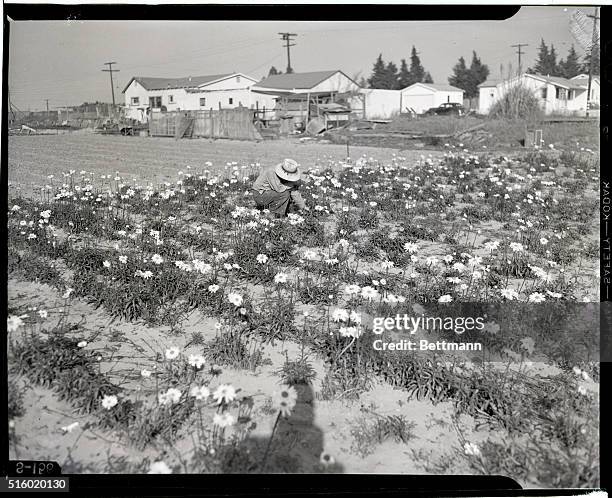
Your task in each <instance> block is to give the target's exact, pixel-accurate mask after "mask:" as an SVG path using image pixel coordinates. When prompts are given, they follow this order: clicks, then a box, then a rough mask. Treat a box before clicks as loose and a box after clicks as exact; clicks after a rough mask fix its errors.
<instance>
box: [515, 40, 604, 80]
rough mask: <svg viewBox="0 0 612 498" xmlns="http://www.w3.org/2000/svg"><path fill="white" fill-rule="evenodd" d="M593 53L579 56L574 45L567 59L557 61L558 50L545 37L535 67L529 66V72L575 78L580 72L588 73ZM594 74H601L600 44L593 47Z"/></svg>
mask: <svg viewBox="0 0 612 498" xmlns="http://www.w3.org/2000/svg"><path fill="white" fill-rule="evenodd" d="M590 56H591V54H590V53H588V54H587V55H586V56H585V57H584V58H583V60H582V62H581V61H580V58H579V57H578V54H577V53H576V49H575V48H574V46H573V45H572V46H571V47H570V49H569V51H568V53H567V57H566V58H565V59H560V60H559V61H557V51H556V50H555V46H554V45H553V44H552V43H551V44H550V48H548V45H546V42H545V41H544V39H542V40H541V42H540V47H539V49H538V58H537V59H536V61H535V64H534V66H533V68H531V67H530V68H528V69H527V72H528V73H537V74H543V75H545V76H560V77H562V78H573V77H574V76H578V75H579V74H583V73H588V72H589V65H590V63H591V57H590ZM593 74H595V75H599V46H598V45H596V46H595V47H594V49H593Z"/></svg>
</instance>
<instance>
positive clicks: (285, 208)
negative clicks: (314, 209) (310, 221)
mask: <svg viewBox="0 0 612 498" xmlns="http://www.w3.org/2000/svg"><path fill="white" fill-rule="evenodd" d="M300 185H301V175H300V170H299V168H298V163H296V162H295V161H294V160H293V159H285V160H284V161H283V162H282V163H280V164H277V165H276V166H275V167H273V168H268V169H265V170H264V171H262V172H261V174H260V175H259V176H258V177H257V180H255V183H254V184H253V190H254V191H255V192H254V193H253V199H255V204H256V205H257V208H258V209H268V210H269V211H270V212H271V213H273V214H274V215H275V217H277V218H281V217H284V216H287V213H288V212H289V209H290V207H292V206H295V207H296V208H297V209H299V210H300V211H301V210H302V209H308V208H307V207H306V203H305V202H304V199H303V198H302V196H301V195H300V192H299V191H298V189H299V188H300Z"/></svg>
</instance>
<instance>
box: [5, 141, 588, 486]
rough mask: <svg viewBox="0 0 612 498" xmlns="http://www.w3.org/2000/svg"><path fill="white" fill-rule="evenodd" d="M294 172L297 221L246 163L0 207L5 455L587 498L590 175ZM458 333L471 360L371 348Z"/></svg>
mask: <svg viewBox="0 0 612 498" xmlns="http://www.w3.org/2000/svg"><path fill="white" fill-rule="evenodd" d="M313 164H314V161H313ZM302 168H303V169H304V170H305V171H306V173H305V175H304V176H305V185H304V186H303V187H302V189H301V190H302V195H303V197H304V199H305V200H306V202H307V204H308V206H309V209H308V210H307V211H304V212H301V213H291V214H290V215H289V217H288V218H286V219H273V218H272V217H270V216H269V215H268V214H267V213H266V212H259V211H257V210H255V209H254V204H253V202H252V200H251V197H250V196H251V194H250V190H249V188H250V186H251V185H252V182H253V180H254V179H255V178H256V176H257V174H258V172H259V169H260V164H258V163H256V162H247V161H234V162H224V163H223V164H213V163H212V162H203V163H202V164H193V165H191V166H187V167H185V168H182V170H180V171H177V172H176V177H175V178H174V179H172V180H171V181H170V180H169V181H166V182H165V183H162V184H159V185H152V184H147V183H146V182H139V181H138V179H128V178H126V177H124V176H122V175H121V174H115V173H112V172H106V173H104V174H102V175H100V174H99V172H96V173H92V172H90V171H85V170H83V171H77V170H69V171H66V172H64V173H63V174H57V175H55V176H53V175H50V177H49V178H48V179H46V183H47V186H46V187H44V188H43V189H41V191H40V192H38V193H36V194H33V195H28V196H25V195H22V194H21V191H20V190H16V189H13V190H12V191H10V192H9V197H10V199H9V213H8V242H9V247H8V256H9V260H8V271H9V289H8V290H9V318H8V331H9V334H8V352H9V368H10V375H9V417H10V419H11V423H10V429H9V430H10V445H11V454H12V456H18V457H20V458H38V459H42V458H43V457H45V458H46V459H50V460H57V461H59V462H60V464H63V467H64V468H65V469H67V470H66V471H73V472H84V473H87V472H95V473H112V472H120V473H170V472H172V473H219V472H222V473H224V472H290V473H293V472H373V473H374V472H375V473H384V472H391V473H430V474H449V473H458V474H461V473H463V474H465V473H468V474H469V473H473V474H501V475H506V476H509V477H512V478H514V479H516V480H517V481H518V482H519V483H520V484H522V485H523V486H536V487H596V486H597V484H598V482H599V434H598V427H599V401H598V398H599V367H598V364H599V363H598V361H599V356H598V350H597V345H598V344H597V338H595V336H596V335H598V329H597V327H598V311H597V309H596V306H597V302H598V301H599V296H598V294H597V289H598V261H599V249H598V242H597V236H598V231H599V224H598V222H597V215H598V208H599V199H598V193H597V183H598V179H599V157H598V156H597V155H595V154H593V153H590V152H588V151H580V150H578V151H563V152H557V151H547V152H543V151H535V152H523V153H521V154H520V155H519V154H514V155H512V156H511V157H504V156H499V155H495V153H487V154H473V153H471V152H469V151H466V150H463V149H462V148H461V147H457V146H448V147H447V148H446V151H445V152H444V153H443V154H440V155H439V156H438V157H430V156H425V155H424V156H421V157H419V158H416V159H414V158H407V157H404V156H402V155H401V154H393V155H390V156H387V157H385V158H384V159H377V158H376V157H370V156H362V157H359V158H358V159H353V160H346V161H337V160H330V159H318V160H317V161H316V166H309V164H306V163H305V162H302ZM468 312H469V313H470V314H480V315H483V316H486V324H485V327H484V330H483V331H482V332H479V334H478V338H479V340H481V341H482V342H483V343H484V344H485V345H486V347H485V350H484V352H479V353H474V354H473V355H466V354H461V355H458V354H455V353H454V352H447V351H442V352H440V351H436V352H434V353H427V354H426V353H422V354H421V353H419V352H416V353H411V352H407V351H397V350H380V349H376V348H375V347H373V343H374V341H375V340H377V339H384V340H389V341H390V340H392V338H396V337H397V335H398V334H397V331H383V332H382V333H380V331H375V330H374V329H375V327H374V325H373V324H374V320H375V318H376V317H392V316H396V315H405V314H407V315H411V316H417V315H418V316H425V315H436V316H452V317H455V318H456V317H457V316H458V315H461V314H463V315H466V313H468ZM423 333H424V332H423V331H422V330H419V334H421V336H422V334H423ZM421 336H419V337H421ZM468 336H469V337H470V338H472V339H474V337H475V336H474V335H473V334H472V335H470V333H467V332H466V334H465V336H464V339H465V338H467V337H468ZM466 340H467V339H466ZM47 434H48V435H47Z"/></svg>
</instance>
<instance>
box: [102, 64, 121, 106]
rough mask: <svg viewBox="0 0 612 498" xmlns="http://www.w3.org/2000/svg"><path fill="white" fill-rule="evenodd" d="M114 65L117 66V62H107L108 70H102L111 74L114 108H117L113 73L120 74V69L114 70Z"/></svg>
mask: <svg viewBox="0 0 612 498" xmlns="http://www.w3.org/2000/svg"><path fill="white" fill-rule="evenodd" d="M113 64H117V63H116V62H105V63H104V65H105V66H108V69H102V72H103V73H110V84H111V92H112V94H113V107H115V87H114V85H113V73H118V72H119V69H113Z"/></svg>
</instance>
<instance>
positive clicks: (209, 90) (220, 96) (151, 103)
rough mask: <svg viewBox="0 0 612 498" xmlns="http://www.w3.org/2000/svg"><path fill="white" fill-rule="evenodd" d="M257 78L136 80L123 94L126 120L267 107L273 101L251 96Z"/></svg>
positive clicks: (133, 78) (238, 76) (133, 79)
mask: <svg viewBox="0 0 612 498" xmlns="http://www.w3.org/2000/svg"><path fill="white" fill-rule="evenodd" d="M255 83H257V80H256V79H255V78H252V77H250V76H247V75H245V74H243V73H230V74H217V75H210V76H187V77H185V78H149V77H141V76H134V77H132V79H131V80H130V81H129V83H128V84H127V85H126V87H125V88H124V90H123V94H124V95H125V109H126V117H128V118H133V119H137V120H139V121H146V116H147V110H148V109H149V110H152V111H155V110H166V111H184V110H189V111H192V110H208V109H215V110H216V109H219V107H221V108H223V109H228V108H235V107H239V106H242V107H249V108H256V107H264V106H266V105H267V106H270V105H274V100H273V99H271V98H270V97H267V96H265V95H260V94H252V93H251V87H252V86H253V85H254V84H255Z"/></svg>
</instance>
